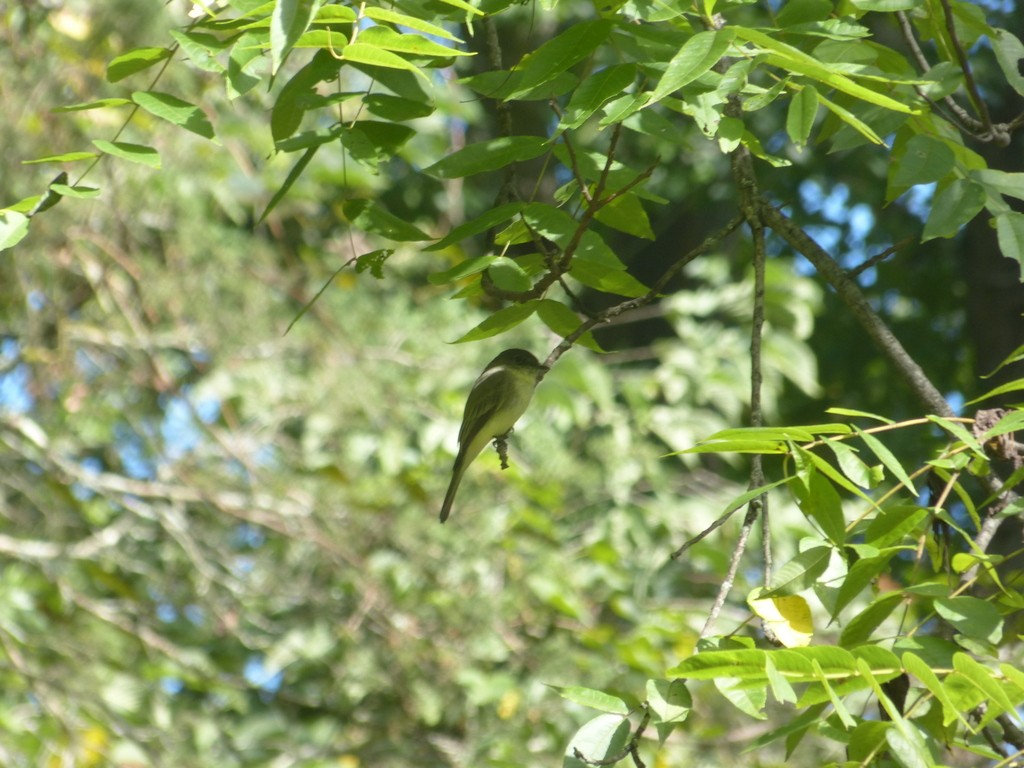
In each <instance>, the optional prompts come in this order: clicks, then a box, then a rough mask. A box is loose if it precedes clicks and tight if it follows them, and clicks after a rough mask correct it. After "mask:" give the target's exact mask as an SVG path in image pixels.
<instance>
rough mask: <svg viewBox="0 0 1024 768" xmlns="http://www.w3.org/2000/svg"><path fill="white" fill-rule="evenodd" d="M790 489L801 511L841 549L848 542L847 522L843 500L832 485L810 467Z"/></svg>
mask: <svg viewBox="0 0 1024 768" xmlns="http://www.w3.org/2000/svg"><path fill="white" fill-rule="evenodd" d="M790 487H791V488H792V489H793V493H794V494H795V495H796V498H797V503H798V504H799V506H800V511H801V512H803V513H804V515H805V516H806V517H807V518H808V519H809V520H813V521H814V522H816V523H817V524H818V525H819V526H820V527H821V530H822V532H823V533H824V534H825V536H826V537H827V538H828V540H829V541H831V542H832V543H833V544H835V545H836V546H838V547H841V546H842V545H843V544H844V543H845V542H846V521H845V520H844V518H843V503H842V500H841V499H840V498H839V494H838V493H837V492H836V489H835V487H834V486H833V485H832V483H830V482H829V481H828V479H827V478H825V477H824V476H823V475H822V474H821V473H820V472H818V471H817V470H816V469H814V467H813V466H809V467H808V468H807V469H806V470H805V471H803V472H801V473H800V474H799V475H798V476H797V477H796V478H795V479H794V480H793V481H792V482H791V483H790Z"/></svg>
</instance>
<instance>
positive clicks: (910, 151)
mask: <svg viewBox="0 0 1024 768" xmlns="http://www.w3.org/2000/svg"><path fill="white" fill-rule="evenodd" d="M953 163H954V157H953V150H951V149H950V148H949V147H948V146H947V145H946V143H945V142H944V141H940V140H939V139H935V138H932V137H931V136H923V135H918V136H914V137H913V138H911V139H910V141H908V142H907V144H906V146H905V148H904V151H903V153H902V154H901V155H900V156H899V157H898V158H896V160H895V162H894V164H893V166H892V170H891V171H890V174H891V178H892V185H893V186H896V187H900V188H902V187H912V186H914V185H915V184H930V183H932V182H935V181H939V180H941V179H943V178H945V176H946V175H947V174H949V172H950V171H952V170H953Z"/></svg>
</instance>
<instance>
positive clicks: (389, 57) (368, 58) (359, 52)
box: [341, 42, 429, 81]
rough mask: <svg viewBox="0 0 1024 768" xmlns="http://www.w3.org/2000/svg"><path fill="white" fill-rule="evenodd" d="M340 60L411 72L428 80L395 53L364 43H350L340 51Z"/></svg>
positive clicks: (417, 69)
mask: <svg viewBox="0 0 1024 768" xmlns="http://www.w3.org/2000/svg"><path fill="white" fill-rule="evenodd" d="M341 58H343V59H344V60H345V61H351V62H353V63H357V64H368V65H370V66H374V67H384V68H385V69H404V70H406V71H408V72H413V73H415V74H417V75H419V76H420V77H422V78H423V79H424V80H427V81H429V78H428V77H427V76H426V75H425V74H424V73H423V70H421V69H420V68H419V67H417V66H416V65H414V64H411V63H410V62H408V61H406V60H405V59H403V58H402V57H401V56H399V55H398V54H397V53H392V52H391V51H386V50H384V49H383V48H378V47H377V46H375V45H367V44H366V43H359V42H355V43H350V44H349V45H346V46H345V47H344V48H343V49H342V51H341Z"/></svg>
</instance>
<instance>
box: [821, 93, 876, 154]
mask: <svg viewBox="0 0 1024 768" xmlns="http://www.w3.org/2000/svg"><path fill="white" fill-rule="evenodd" d="M818 101H819V102H821V103H822V104H823V105H824V106H825V109H827V110H828V111H829V112H831V113H832V114H833V115H835V116H836V117H837V118H838V119H839V120H841V121H842V122H844V123H845V124H846V125H848V126H849V127H850V128H852V129H853V130H855V131H856V132H857V133H859V134H860V135H861V136H863V137H864V138H865V139H867V140H868V141H870V142H871V143H872V144H884V143H885V141H883V140H882V137H881V136H879V135H878V134H877V133H876V132H875V130H874V129H873V128H872V127H871V126H870V125H868V124H867V123H866V122H864V121H863V120H861V119H860V118H859V117H857V116H856V115H855V114H853V112H851V111H850V110H848V109H847V108H846V107H844V106H841V105H840V104H837V103H836V102H834V101H832V100H831V99H826V98H825V97H824V96H822V95H821V94H818ZM839 135H841V134H837V137H836V138H835V139H833V141H832V151H833V152H836V151H839V150H840V149H847V148H849V147H850V146H856V144H855V143H854V142H852V141H851V140H849V139H847V140H846V142H845V145H841V144H840V139H839ZM846 145H848V146H846Z"/></svg>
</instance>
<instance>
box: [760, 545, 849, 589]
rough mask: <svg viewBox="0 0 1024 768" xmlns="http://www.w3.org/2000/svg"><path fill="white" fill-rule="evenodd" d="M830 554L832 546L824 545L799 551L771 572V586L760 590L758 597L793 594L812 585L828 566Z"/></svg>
mask: <svg viewBox="0 0 1024 768" xmlns="http://www.w3.org/2000/svg"><path fill="white" fill-rule="evenodd" d="M831 556H832V548H831V547H825V546H818V547H811V548H810V549H807V550H804V551H803V552H800V553H799V554H798V555H796V557H794V558H792V559H791V560H789V561H787V562H786V563H785V564H784V565H783V566H782V567H781V568H779V569H778V570H776V571H775V573H774V574H772V582H771V588H770V589H766V590H762V592H761V595H760V597H762V598H765V597H779V596H781V595H795V594H796V593H797V592H802V591H803V590H805V589H809V588H811V587H813V586H814V585H815V583H817V580H818V577H819V576H821V574H823V573H824V572H825V569H826V568H827V567H828V562H829V559H830V558H831Z"/></svg>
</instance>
